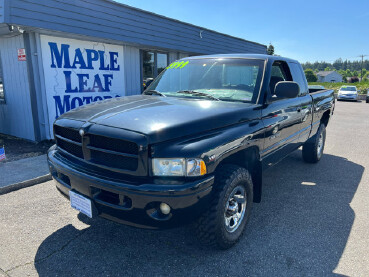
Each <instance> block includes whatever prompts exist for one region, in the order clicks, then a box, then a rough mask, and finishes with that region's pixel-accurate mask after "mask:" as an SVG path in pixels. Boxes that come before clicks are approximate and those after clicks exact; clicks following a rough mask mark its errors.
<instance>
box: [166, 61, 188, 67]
mask: <svg viewBox="0 0 369 277" xmlns="http://www.w3.org/2000/svg"><path fill="white" fill-rule="evenodd" d="M186 65H188V61H187V62H184V61H181V62H174V63H171V64H170V65H169V66H168V67H167V69H170V68H184V67H185V66H186Z"/></svg>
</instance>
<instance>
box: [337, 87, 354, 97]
mask: <svg viewBox="0 0 369 277" xmlns="http://www.w3.org/2000/svg"><path fill="white" fill-rule="evenodd" d="M357 99H358V90H357V88H356V86H342V87H341V88H340V89H339V90H338V95H337V100H353V101H357Z"/></svg>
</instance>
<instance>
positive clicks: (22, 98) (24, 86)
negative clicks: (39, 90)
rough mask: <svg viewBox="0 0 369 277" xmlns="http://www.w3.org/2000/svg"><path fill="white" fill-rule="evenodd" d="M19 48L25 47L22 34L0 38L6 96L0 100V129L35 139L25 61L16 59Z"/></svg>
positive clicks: (3, 131) (0, 130)
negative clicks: (1, 101)
mask: <svg viewBox="0 0 369 277" xmlns="http://www.w3.org/2000/svg"><path fill="white" fill-rule="evenodd" d="M19 48H24V40H23V36H22V35H18V36H14V37H10V38H0V55H1V62H2V66H3V77H4V89H5V99H6V103H5V104H0V133H4V134H10V135H13V136H17V137H21V138H25V139H29V140H35V137H34V126H33V118H32V112H31V104H30V103H31V100H30V94H29V91H30V89H29V82H28V74H27V62H24V61H23V62H20V61H18V56H17V49H19Z"/></svg>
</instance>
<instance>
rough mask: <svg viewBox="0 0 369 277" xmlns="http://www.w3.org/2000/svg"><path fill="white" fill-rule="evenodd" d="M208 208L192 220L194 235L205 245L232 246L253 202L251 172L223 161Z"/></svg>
mask: <svg viewBox="0 0 369 277" xmlns="http://www.w3.org/2000/svg"><path fill="white" fill-rule="evenodd" d="M212 193H213V195H212V197H213V199H212V201H211V206H210V208H209V209H208V210H207V211H206V212H205V213H204V214H203V215H202V216H201V217H200V218H199V219H198V221H197V222H196V229H197V235H198V237H199V239H200V240H201V241H202V242H203V243H204V244H206V245H208V246H212V247H217V248H219V249H228V248H230V247H232V246H233V245H234V244H236V243H237V241H238V240H239V239H240V238H241V236H242V234H243V232H244V230H245V226H246V224H247V222H248V220H249V217H250V212H251V208H252V202H253V184H252V179H251V175H250V174H249V172H248V171H247V170H246V169H245V168H242V167H239V166H236V165H224V166H222V167H221V168H219V169H218V170H217V172H216V174H215V183H214V188H213V192H212Z"/></svg>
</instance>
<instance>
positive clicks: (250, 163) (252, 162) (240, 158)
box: [215, 146, 262, 203]
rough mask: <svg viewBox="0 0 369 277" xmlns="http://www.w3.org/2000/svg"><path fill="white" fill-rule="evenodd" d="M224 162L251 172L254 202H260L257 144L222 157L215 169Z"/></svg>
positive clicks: (260, 190) (260, 179)
mask: <svg viewBox="0 0 369 277" xmlns="http://www.w3.org/2000/svg"><path fill="white" fill-rule="evenodd" d="M225 164H234V165H238V166H240V167H243V168H246V169H247V170H248V171H249V173H250V174H251V178H252V183H253V192H254V199H253V200H254V202H256V203H260V201H261V195H262V163H261V160H260V151H259V148H258V147H257V146H253V147H250V148H246V149H243V150H240V151H238V152H236V153H233V154H232V155H230V156H228V157H226V158H225V159H223V160H222V161H221V162H220V163H219V164H218V166H217V167H216V169H215V170H217V169H218V168H219V167H220V166H222V165H225Z"/></svg>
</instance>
